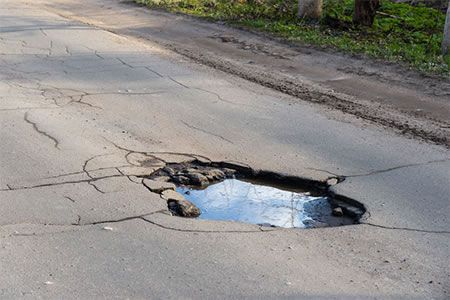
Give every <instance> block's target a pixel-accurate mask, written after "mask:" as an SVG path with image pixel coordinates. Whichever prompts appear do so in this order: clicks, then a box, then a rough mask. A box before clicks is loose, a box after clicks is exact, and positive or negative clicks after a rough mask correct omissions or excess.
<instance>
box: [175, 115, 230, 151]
mask: <svg viewBox="0 0 450 300" xmlns="http://www.w3.org/2000/svg"><path fill="white" fill-rule="evenodd" d="M180 122H181V123H183V124H184V125H185V126H186V127H188V128H191V129H194V130H197V131H200V132H203V133H206V134H208V135H212V136H215V137H217V138H219V139H221V140H223V141H225V142H228V143H230V144H233V145H234V143H233V142H232V141H230V140H229V139H227V138H224V137H223V136H221V135H218V134H215V133H212V132H210V131H207V130H204V129H202V128H198V127H195V126H193V125H191V124H189V123H187V122H185V121H180Z"/></svg>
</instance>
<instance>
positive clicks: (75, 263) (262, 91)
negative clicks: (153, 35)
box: [0, 0, 450, 299]
mask: <svg viewBox="0 0 450 300" xmlns="http://www.w3.org/2000/svg"><path fill="white" fill-rule="evenodd" d="M0 70H1V71H0V78H1V80H0V121H1V143H0V166H1V167H0V203H1V208H0V266H1V270H2V272H1V274H0V297H1V298H3V299H9V298H58V299H61V298H64V299H70V298H82V299H89V298H108V299H110V298H133V299H135V298H177V299H178V298H225V297H228V298H236V297H239V298H279V297H292V298H299V297H311V298H346V299H349V298H354V299H361V298H366V299H371V298H382V299H386V298H395V299H397V298H404V299H412V298H416V299H423V298H435V299H447V298H448V297H449V296H448V294H449V293H450V280H449V279H450V272H449V270H448V262H449V261H450V257H449V256H450V249H449V246H450V222H449V218H448V216H449V215H450V205H449V200H450V199H449V195H450V184H449V182H450V151H449V150H448V149H447V148H446V147H444V146H438V145H432V144H427V143H425V142H420V141H417V140H414V139H409V138H406V137H404V136H401V135H398V134H397V133H395V132H394V131H391V130H388V129H386V128H381V127H377V126H375V125H373V124H372V123H367V122H365V121H362V120H361V119H358V118H356V117H354V116H352V115H348V114H344V113H342V112H339V111H334V110H330V109H328V108H325V107H323V106H320V105H317V104H314V103H310V102H304V101H299V99H297V98H293V97H291V96H288V95H285V94H282V93H279V92H276V91H273V90H271V89H268V88H265V87H263V86H260V85H257V84H255V83H251V82H249V81H246V80H243V79H241V78H239V77H236V76H233V75H229V74H226V73H222V72H220V71H217V70H214V69H211V68H209V67H206V66H203V65H199V64H196V63H194V62H192V61H189V60H188V59H187V58H185V57H183V56H180V55H178V54H175V53H173V52H171V51H170V50H167V49H164V48H162V47H161V46H159V45H157V44H154V43H152V42H150V41H144V40H142V39H136V38H134V37H130V36H125V35H118V34H114V33H112V32H109V31H105V30H103V29H101V28H98V27H94V26H91V25H89V24H86V23H81V22H79V21H75V20H73V19H71V18H66V17H62V16H61V15H59V14H57V13H56V12H55V11H49V10H48V9H46V8H45V7H44V6H40V5H39V2H35V1H34V2H33V3H30V4H27V3H26V2H25V1H12V0H5V1H2V5H1V7H0ZM300 100H301V99H300ZM198 155H201V156H203V157H207V158H209V159H212V160H218V161H237V162H240V163H245V164H248V165H250V166H251V167H252V168H255V169H268V170H272V171H276V172H283V173H288V174H293V175H296V176H302V177H305V178H311V179H315V180H326V179H327V178H328V177H329V176H335V175H343V176H346V180H345V181H344V182H342V183H340V184H338V185H336V186H334V187H333V189H334V190H335V192H336V193H339V194H341V195H344V196H348V197H351V198H354V199H356V200H358V201H360V202H361V203H363V204H364V205H365V206H366V207H367V209H368V213H367V215H366V216H365V218H364V219H363V224H359V225H354V226H346V227H336V228H322V229H313V230H295V229H289V230H288V229H270V230H269V229H264V228H260V227H258V226H256V225H249V224H240V223H231V222H213V221H201V220H190V219H182V218H177V217H172V216H170V215H168V214H167V211H166V209H167V206H166V203H165V201H164V200H162V199H161V198H160V197H159V195H157V194H154V193H151V192H149V191H148V190H147V189H146V188H145V187H144V186H143V185H142V184H141V183H140V180H139V178H138V177H137V176H139V175H143V174H148V173H149V172H151V171H152V170H154V169H155V168H156V167H155V166H148V165H141V163H140V162H142V161H143V160H145V159H147V158H151V157H158V158H161V159H163V160H164V161H166V162H169V161H180V160H185V159H186V158H192V157H195V156H198Z"/></svg>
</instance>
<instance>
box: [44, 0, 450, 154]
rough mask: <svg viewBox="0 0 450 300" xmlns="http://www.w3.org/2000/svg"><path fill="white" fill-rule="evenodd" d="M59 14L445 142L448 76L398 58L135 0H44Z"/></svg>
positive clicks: (449, 121)
mask: <svg viewBox="0 0 450 300" xmlns="http://www.w3.org/2000/svg"><path fill="white" fill-rule="evenodd" d="M46 7H47V9H49V10H52V11H53V12H56V13H58V14H60V15H63V16H64V17H68V18H71V19H75V20H78V21H81V22H84V23H88V24H90V25H94V26H97V27H99V28H102V29H105V30H108V31H111V32H114V33H117V34H125V35H131V36H134V37H138V38H143V39H147V40H151V41H153V42H157V43H159V44H161V45H163V46H164V47H167V48H169V49H171V50H173V51H175V52H177V53H180V54H182V55H184V56H187V57H189V58H190V59H193V60H194V61H197V62H199V63H201V64H204V65H208V66H211V67H214V68H216V69H219V70H222V71H225V72H227V73H231V74H234V75H237V76H239V77H242V78H245V79H247V80H250V81H253V82H256V83H259V84H261V85H264V86H267V87H270V88H273V89H275V90H278V91H281V92H283V93H286V94H289V95H291V96H296V97H298V98H299V99H300V100H303V101H310V102H314V103H319V104H321V105H324V106H326V107H328V108H330V109H332V110H335V109H336V110H340V111H343V112H345V113H349V114H352V115H355V116H357V117H360V118H362V119H364V120H368V121H370V122H373V123H376V124H379V125H382V126H384V127H388V128H391V129H394V130H396V131H397V132H399V133H400V134H403V135H406V136H409V137H412V138H419V139H422V140H425V141H428V142H433V143H436V144H440V145H445V146H447V147H449V146H450V79H449V78H445V77H439V76H430V75H424V74H420V73H418V72H416V71H413V70H410V69H408V68H406V67H405V66H402V65H400V64H393V63H386V62H383V61H378V60H373V59H368V58H365V57H355V56H349V55H345V54H342V53H337V52H335V51H332V50H329V49H317V48H314V47H310V46H304V45H293V44H290V43H287V42H285V41H282V40H279V39H275V38H272V37H270V36H267V35H264V34H261V33H256V32H249V31H245V30H241V29H238V28H231V27H229V26H226V25H224V24H221V23H212V22H207V21H203V20H199V19H196V18H193V17H189V16H185V15H177V14H170V13H166V12H162V11H155V10H149V9H148V8H146V7H142V6H139V5H137V4H135V3H134V2H133V1H119V0H112V1H106V0H92V1H89V2H85V3H83V5H79V2H78V1H73V0H58V1H51V2H46Z"/></svg>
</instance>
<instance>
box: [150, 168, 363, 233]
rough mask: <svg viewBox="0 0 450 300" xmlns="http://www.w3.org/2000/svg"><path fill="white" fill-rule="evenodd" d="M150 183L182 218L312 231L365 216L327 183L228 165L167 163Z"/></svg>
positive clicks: (151, 187)
mask: <svg viewBox="0 0 450 300" xmlns="http://www.w3.org/2000/svg"><path fill="white" fill-rule="evenodd" d="M149 179H150V180H147V181H144V184H145V185H146V186H147V187H148V188H149V189H150V190H151V191H153V192H158V193H160V194H161V196H162V197H163V198H164V199H166V200H167V202H168V207H169V210H170V211H172V213H173V214H175V215H178V216H183V217H197V218H199V219H207V220H226V221H237V222H245V223H251V224H258V225H264V226H274V227H284V228H312V227H327V226H342V225H349V224H356V223H358V221H359V219H360V217H361V216H362V215H363V214H364V212H365V210H364V207H363V205H361V204H360V203H358V202H356V201H354V200H351V199H347V198H342V197H338V196H336V195H333V194H332V193H330V192H329V191H328V185H327V184H326V183H322V182H315V181H311V180H305V179H301V178H298V177H293V176H284V175H281V174H277V173H272V172H266V171H259V172H256V171H254V170H252V169H250V168H248V167H243V166H240V165H232V164H229V163H200V162H191V163H182V164H168V165H166V166H165V167H164V168H163V169H160V170H158V171H157V172H155V173H154V174H152V175H151V176H150V178H149Z"/></svg>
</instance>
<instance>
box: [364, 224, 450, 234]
mask: <svg viewBox="0 0 450 300" xmlns="http://www.w3.org/2000/svg"><path fill="white" fill-rule="evenodd" d="M360 224H361V225H368V226H373V227H377V228H382V229H389V230H404V231H414V232H423V233H442V234H450V231H446V230H425V229H417V228H408V227H394V226H385V225H378V224H373V223H368V222H360Z"/></svg>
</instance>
